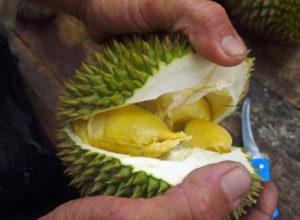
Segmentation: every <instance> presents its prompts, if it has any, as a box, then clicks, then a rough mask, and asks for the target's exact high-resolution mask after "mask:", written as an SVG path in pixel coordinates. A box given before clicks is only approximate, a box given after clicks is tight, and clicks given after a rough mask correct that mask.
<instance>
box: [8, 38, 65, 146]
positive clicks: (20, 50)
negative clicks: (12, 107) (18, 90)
mask: <svg viewBox="0 0 300 220" xmlns="http://www.w3.org/2000/svg"><path fill="white" fill-rule="evenodd" d="M10 44H11V48H12V52H13V53H15V54H17V56H18V58H19V65H20V69H21V74H22V77H23V81H24V84H25V87H26V90H27V92H28V96H29V99H30V101H31V104H32V106H33V109H34V111H35V113H36V115H37V117H38V119H39V123H40V125H41V126H42V128H43V129H44V131H45V133H46V135H47V136H48V137H49V138H50V140H51V141H52V143H56V139H55V137H54V136H55V135H54V131H55V126H56V120H55V119H56V117H55V114H56V113H55V106H56V104H57V100H58V95H59V92H60V90H61V89H62V88H63V86H62V84H61V82H59V81H58V80H57V79H56V78H55V77H53V76H54V73H53V72H52V71H51V70H49V69H48V68H47V67H46V66H45V65H44V64H43V63H41V61H40V59H39V58H38V57H37V56H36V55H35V54H33V53H32V52H31V51H30V50H29V49H28V47H26V45H25V44H24V43H23V42H22V41H21V40H20V39H19V38H18V37H16V36H15V35H14V34H13V33H11V35H10Z"/></svg>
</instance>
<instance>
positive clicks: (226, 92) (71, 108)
mask: <svg viewBox="0 0 300 220" xmlns="http://www.w3.org/2000/svg"><path fill="white" fill-rule="evenodd" d="M252 62H253V61H252V60H251V59H247V60H245V61H244V62H243V63H241V64H239V65H237V66H234V67H222V66H218V65H216V64H214V63H211V62H209V61H206V60H204V59H203V58H201V57H200V56H199V55H197V54H196V53H195V52H194V50H193V49H192V47H191V45H190V44H189V42H188V40H187V39H186V38H185V37H183V36H181V35H176V34H174V35H167V36H159V37H158V36H157V35H149V36H146V37H133V38H126V39H124V40H122V41H116V40H115V41H113V42H112V43H111V44H109V45H108V46H107V47H106V48H105V49H104V51H103V52H101V53H99V54H97V55H96V58H95V60H94V61H93V62H91V63H90V64H83V66H82V68H81V69H80V70H78V71H77V73H76V74H75V76H74V77H73V79H72V80H71V81H70V82H69V83H68V84H67V85H66V90H65V92H64V93H63V95H62V96H61V99H60V104H59V108H58V110H59V118H60V122H61V126H60V129H59V131H58V138H59V139H60V141H61V143H60V145H59V146H60V149H61V150H60V152H59V156H60V158H61V159H62V160H63V161H64V164H65V165H66V167H67V169H66V173H67V174H69V175H71V176H72V178H73V180H72V182H71V185H73V186H75V187H78V188H79V190H80V192H81V194H82V195H99V194H103V195H116V196H125V197H145V198H149V197H153V196H156V195H161V194H163V193H165V192H166V191H167V190H168V189H169V188H171V187H172V186H175V185H177V184H179V183H180V182H181V181H182V180H183V179H184V178H185V177H186V176H187V175H188V174H189V173H190V172H191V171H192V170H194V169H196V168H199V167H202V166H205V165H207V164H211V163H216V162H220V161H224V160H232V161H237V162H240V163H242V164H243V165H244V166H245V167H246V168H247V169H248V170H249V171H250V172H251V173H252V176H253V186H252V191H251V192H250V193H249V194H248V196H247V197H246V198H245V200H244V201H243V203H242V204H241V205H240V207H238V208H237V209H235V210H234V212H233V213H232V214H231V216H230V217H234V218H236V219H237V218H239V216H241V214H242V213H243V212H244V206H246V205H247V206H251V205H253V204H254V203H255V201H256V199H255V198H256V197H257V196H258V193H257V192H258V191H259V190H260V184H259V177H258V176H257V175H256V173H255V170H254V168H253V167H252V166H251V164H250V162H249V158H248V156H247V155H246V154H245V153H244V151H243V150H242V148H238V147H233V146H232V140H231V137H230V135H229V133H228V132H227V131H226V130H225V129H224V128H222V127H221V126H220V125H218V124H217V123H218V122H220V121H221V120H222V119H224V118H225V117H226V116H228V115H230V114H231V113H232V111H234V110H235V106H236V105H237V103H238V101H239V100H240V99H241V97H242V95H243V92H244V88H245V85H246V84H247V82H248V78H249V75H250V71H251V69H252Z"/></svg>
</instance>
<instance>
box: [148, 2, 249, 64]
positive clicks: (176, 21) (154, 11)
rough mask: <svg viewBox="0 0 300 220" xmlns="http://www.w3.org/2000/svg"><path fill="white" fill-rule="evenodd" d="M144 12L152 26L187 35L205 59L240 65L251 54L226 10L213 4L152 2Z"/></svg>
mask: <svg viewBox="0 0 300 220" xmlns="http://www.w3.org/2000/svg"><path fill="white" fill-rule="evenodd" d="M164 9H166V10H164ZM170 9H171V10H170ZM143 11H145V13H144V14H145V15H144V18H145V19H146V20H147V21H148V22H147V23H148V24H151V26H152V27H157V28H163V29H167V30H169V31H180V32H182V33H184V34H185V35H187V36H188V37H189V39H190V41H191V43H192V45H193V46H194V48H195V50H196V51H197V52H198V53H199V54H200V55H201V56H203V57H204V58H206V59H208V60H211V61H213V62H215V63H218V64H220V65H223V66H231V65H236V64H238V63H240V62H241V61H242V60H243V59H244V58H245V57H246V55H247V48H246V47H245V45H244V43H243V41H242V40H241V38H240V37H239V36H238V34H237V32H236V30H235V29H234V27H233V26H232V24H231V22H230V20H229V18H228V16H227V14H226V12H225V10H224V9H223V7H222V6H220V5H219V4H217V3H215V2H213V1H208V0H192V1H185V0H177V1H165V0H160V1H151V4H149V5H148V6H147V7H146V8H144V9H143Z"/></svg>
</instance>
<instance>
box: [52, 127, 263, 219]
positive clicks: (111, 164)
mask: <svg viewBox="0 0 300 220" xmlns="http://www.w3.org/2000/svg"><path fill="white" fill-rule="evenodd" d="M57 137H58V138H59V139H60V140H61V142H60V144H59V147H60V152H59V153H58V156H59V158H60V159H61V160H62V161H63V163H64V165H65V166H66V167H67V169H66V170H65V174H67V175H69V176H71V177H72V181H71V182H70V185H71V186H73V187H76V188H78V189H79V191H80V193H81V196H94V195H114V196H120V197H127V198H151V197H153V196H158V195H163V194H164V193H165V192H166V191H168V190H169V189H170V188H171V187H173V186H172V185H171V184H169V183H167V182H165V181H164V180H162V179H158V178H155V177H153V176H151V175H149V174H147V173H146V172H143V171H137V172H134V171H133V167H131V166H127V165H123V164H122V163H121V161H120V160H119V159H117V158H113V157H111V156H107V155H103V154H100V153H98V152H91V151H89V150H85V149H82V148H81V146H79V145H77V144H76V143H75V142H74V141H73V140H71V139H70V138H69V137H68V134H67V133H66V132H65V130H64V129H61V130H59V132H58V135H57ZM242 150H243V152H244V153H245V150H244V149H242ZM247 159H248V160H249V163H251V162H250V159H251V158H250V156H248V155H247ZM252 179H253V182H252V187H251V191H250V192H249V194H248V195H247V196H246V197H245V199H244V200H243V202H242V203H241V204H240V206H239V207H237V208H236V209H235V210H234V211H233V212H232V213H231V214H230V215H229V216H228V217H227V218H226V219H235V220H237V219H239V218H240V216H242V215H243V214H245V213H246V207H252V206H253V205H254V204H255V203H256V200H257V198H258V197H259V191H260V190H261V189H262V186H261V181H262V178H261V177H260V176H258V175H257V174H256V173H252Z"/></svg>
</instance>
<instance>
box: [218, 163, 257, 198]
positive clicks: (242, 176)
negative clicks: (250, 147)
mask: <svg viewBox="0 0 300 220" xmlns="http://www.w3.org/2000/svg"><path fill="white" fill-rule="evenodd" d="M251 184H252V179H251V176H250V174H249V173H248V172H247V171H246V170H244V169H240V168H235V169H234V170H232V171H230V172H229V173H227V174H225V176H223V178H222V180H221V186H222V187H223V190H224V192H225V193H226V195H227V198H228V199H229V200H230V201H231V202H232V203H234V202H235V201H237V200H238V199H240V198H242V197H243V196H245V195H246V194H247V193H248V192H249V190H250V188H251Z"/></svg>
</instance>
